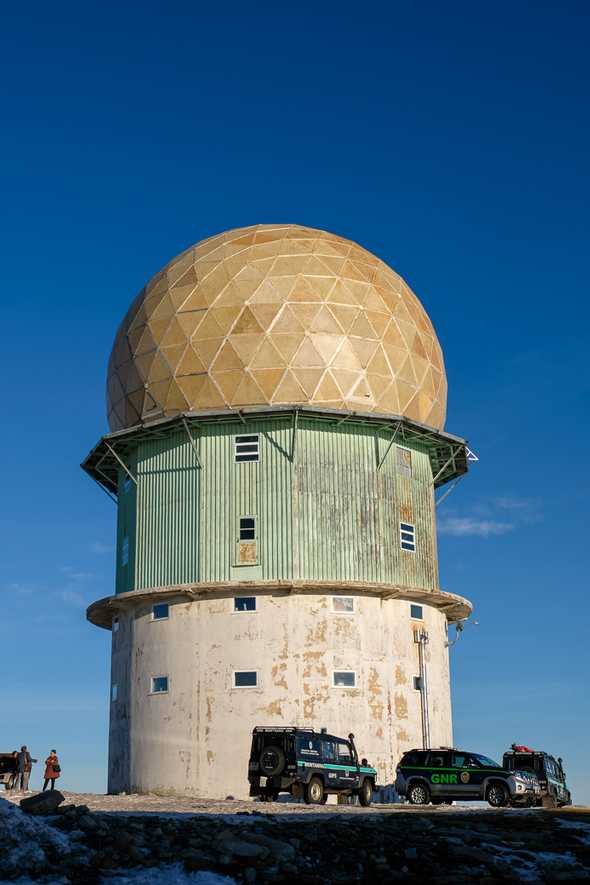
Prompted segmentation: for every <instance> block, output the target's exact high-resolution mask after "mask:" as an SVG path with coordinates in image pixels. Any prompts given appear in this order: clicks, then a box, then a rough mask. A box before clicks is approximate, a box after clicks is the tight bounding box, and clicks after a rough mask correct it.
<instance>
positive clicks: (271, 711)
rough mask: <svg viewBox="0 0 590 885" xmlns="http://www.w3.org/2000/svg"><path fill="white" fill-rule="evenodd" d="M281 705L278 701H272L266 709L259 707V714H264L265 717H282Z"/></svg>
mask: <svg viewBox="0 0 590 885" xmlns="http://www.w3.org/2000/svg"><path fill="white" fill-rule="evenodd" d="M281 703H282V702H281V701H279V700H276V701H272V702H271V703H270V704H267V705H266V707H260V708H259V709H260V712H261V713H266V715H267V716H282V715H283V708H282V706H281Z"/></svg>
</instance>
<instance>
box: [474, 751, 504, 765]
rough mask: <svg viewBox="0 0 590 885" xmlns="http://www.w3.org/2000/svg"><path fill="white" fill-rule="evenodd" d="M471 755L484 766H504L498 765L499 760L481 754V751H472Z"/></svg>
mask: <svg viewBox="0 0 590 885" xmlns="http://www.w3.org/2000/svg"><path fill="white" fill-rule="evenodd" d="M471 755H472V756H473V758H474V759H475V760H476V761H477V762H479V764H480V765H481V766H483V767H484V768H502V766H501V765H498V763H497V762H494V760H493V759H490V758H489V757H488V756H480V755H479V753H472V754H471Z"/></svg>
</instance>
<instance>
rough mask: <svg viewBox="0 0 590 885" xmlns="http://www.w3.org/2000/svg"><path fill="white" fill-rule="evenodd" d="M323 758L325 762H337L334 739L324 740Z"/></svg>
mask: <svg viewBox="0 0 590 885" xmlns="http://www.w3.org/2000/svg"><path fill="white" fill-rule="evenodd" d="M322 758H323V760H324V762H336V747H335V745H334V743H333V742H332V741H322Z"/></svg>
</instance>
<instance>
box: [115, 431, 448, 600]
mask: <svg viewBox="0 0 590 885" xmlns="http://www.w3.org/2000/svg"><path fill="white" fill-rule="evenodd" d="M253 433H258V434H259V435H260V461H259V463H250V462H244V463H238V464H236V463H235V461H234V438H235V436H236V435H241V434H253ZM193 435H194V437H195V439H196V440H197V447H198V452H199V460H200V463H201V469H199V468H198V466H197V462H196V458H195V453H194V450H193V448H192V446H191V444H190V441H189V439H188V437H187V435H186V433H185V431H184V430H183V431H178V432H175V433H173V434H171V435H169V436H167V437H162V438H160V439H152V440H146V441H142V442H140V443H138V450H137V477H138V490H137V530H136V538H137V541H136V544H137V552H136V554H135V551H133V555H134V560H135V587H136V588H138V589H139V588H146V587H152V586H161V585H166V584H182V583H190V582H195V581H230V580H253V579H257V580H259V579H260V577H262V580H280V579H282V580H289V579H293V578H294V579H308V580H338V581H346V580H351V581H377V582H385V583H399V584H404V585H410V586H421V587H427V588H431V587H436V586H437V566H436V548H435V545H434V539H433V516H432V507H433V489H432V486H431V479H432V475H431V469H430V462H429V459H428V456H427V454H426V453H425V452H421V451H419V449H418V448H417V447H416V446H412V476H411V477H407V476H405V475H403V473H401V472H400V471H399V469H398V462H397V451H396V445H393V446H392V447H391V449H390V450H389V452H388V454H387V456H386V458H385V461H384V463H383V465H382V467H381V468H380V469H377V465H378V461H379V458H380V457H382V456H383V455H384V454H385V451H386V449H387V445H388V442H389V440H390V438H391V434H390V432H388V431H386V430H384V429H376V428H374V427H369V426H361V425H353V424H347V423H344V424H342V425H340V426H337V425H336V424H331V423H328V422H326V421H318V420H310V419H307V418H306V419H301V420H300V422H299V426H298V430H297V441H296V450H295V459H294V462H292V461H291V451H292V443H293V425H292V421H291V418H290V417H286V418H282V419H278V418H274V419H257V420H248V422H247V424H243V423H242V422H240V421H236V422H235V423H233V422H232V423H231V424H229V423H227V424H203V425H202V426H201V428H200V430H196V429H193ZM135 497H136V496H135V487H134V486H133V491H131V492H129V491H127V492H126V493H122V494H121V495H120V499H119V500H120V504H119V535H120V536H121V537H122V532H123V530H124V528H125V527H129V526H131V527H132V520H133V513H134V511H135ZM240 516H256V517H257V534H258V537H257V541H258V563H257V565H256V566H255V567H254V568H253V569H250V567H248V566H243V567H240V568H237V539H238V525H239V518H240ZM400 520H402V521H405V522H411V523H413V524H414V525H415V526H416V552H415V553H410V552H406V551H402V550H401V549H400V545H399V522H400ZM131 532H132V534H133V528H131ZM120 543H121V541H119V544H120ZM133 546H134V545H133V544H132V543H130V558H131V555H132V552H131V551H132V548H133ZM249 569H250V570H249ZM121 571H122V570H121V569H120V568H119V569H118V575H119V572H121ZM128 571H129V573H130V574H132V573H133V571H132V568H130V569H129V570H128ZM123 577H124V576H123ZM123 577H121V578H118V581H117V592H122V591H123V590H124V589H132V587H131V585H130V584H129V581H126V580H123Z"/></svg>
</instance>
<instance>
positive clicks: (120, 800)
mask: <svg viewBox="0 0 590 885" xmlns="http://www.w3.org/2000/svg"><path fill="white" fill-rule="evenodd" d="M62 793H63V795H64V796H65V801H66V802H67V803H73V804H74V805H85V806H86V807H87V808H89V809H90V811H112V812H128V813H133V814H136V813H151V814H158V815H163V814H214V815H220V814H221V815H235V814H246V813H249V814H252V813H255V814H266V815H272V816H275V815H283V814H289V815H293V814H296V815H310V814H311V815H325V814H328V815H334V814H357V815H361V816H365V815H371V814H388V815H389V814H417V815H424V814H426V815H436V816H439V815H448V814H477V815H497V814H503V815H512V814H516V815H522V814H529V813H532V814H538V810H537V809H535V810H534V811H532V812H529V811H525V810H521V809H506V810H502V811H497V810H496V809H494V808H490V806H489V805H488V804H487V803H486V802H472V803H463V804H459V805H458V804H455V805H452V806H450V805H441V806H436V807H435V806H433V805H430V806H427V807H421V806H412V805H401V804H392V805H377V804H373V805H371V806H370V808H361V807H360V806H358V805H332V804H327V805H320V806H318V805H314V806H310V805H305V804H304V803H303V802H301V803H299V802H290V801H288V802H254V801H249V800H241V799H239V800H238V799H236V800H233V799H196V798H193V797H189V796H187V797H186V798H179V797H176V796H174V797H172V796H156V795H152V794H138V793H131V794H129V795H117V796H105V795H102V794H99V793H67V792H65V791H62ZM31 795H32V794H31ZM22 797H23V794H22V793H16V794H11V793H6V794H3V795H2V798H3V799H8V800H9V801H12V802H16V803H17V804H18V803H19V802H20V800H21V799H22ZM330 798H331V797H330ZM547 813H548V814H557V815H570V814H582V815H589V816H590V808H585V807H583V806H570V807H568V808H562V809H558V810H557V811H550V812H547Z"/></svg>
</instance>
